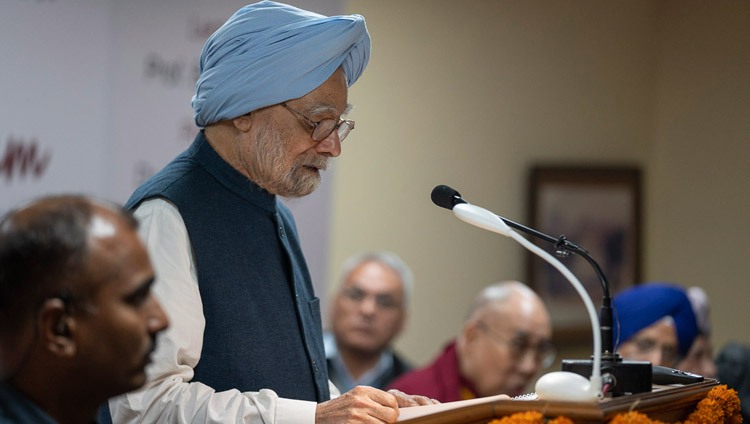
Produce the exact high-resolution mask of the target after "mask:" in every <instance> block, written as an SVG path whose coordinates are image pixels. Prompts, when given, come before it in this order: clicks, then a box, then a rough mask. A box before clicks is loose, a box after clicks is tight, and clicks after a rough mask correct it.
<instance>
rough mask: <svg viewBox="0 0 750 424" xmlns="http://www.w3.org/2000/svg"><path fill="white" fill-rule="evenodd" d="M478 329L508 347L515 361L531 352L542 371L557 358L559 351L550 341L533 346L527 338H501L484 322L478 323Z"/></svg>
mask: <svg viewBox="0 0 750 424" xmlns="http://www.w3.org/2000/svg"><path fill="white" fill-rule="evenodd" d="M476 325H477V328H479V329H481V330H483V331H484V332H485V333H486V334H487V335H488V336H489V338H490V340H492V341H493V342H496V343H501V344H503V345H505V346H507V347H508V349H509V350H510V354H511V356H513V357H514V358H515V359H521V358H523V357H525V356H526V355H527V354H528V353H529V352H531V353H532V354H533V355H532V356H533V358H534V360H535V361H536V362H538V363H539V364H540V365H541V368H542V369H547V368H549V367H551V366H552V364H553V363H554V362H555V358H557V349H555V346H554V345H553V344H552V342H550V341H549V340H545V341H542V343H539V344H537V345H533V344H531V343H529V342H528V340H527V338H525V337H518V336H515V337H512V338H510V339H505V338H501V336H500V335H499V334H497V333H495V332H494V331H492V329H491V328H490V326H489V325H487V323H485V322H484V321H481V320H480V321H477V324H476Z"/></svg>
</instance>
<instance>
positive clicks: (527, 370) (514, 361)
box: [459, 294, 555, 396]
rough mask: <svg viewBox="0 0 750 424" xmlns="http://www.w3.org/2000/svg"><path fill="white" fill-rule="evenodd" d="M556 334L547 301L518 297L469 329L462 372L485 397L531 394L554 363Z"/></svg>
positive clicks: (491, 308)
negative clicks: (534, 383) (536, 379)
mask: <svg viewBox="0 0 750 424" xmlns="http://www.w3.org/2000/svg"><path fill="white" fill-rule="evenodd" d="M551 335H552V328H551V324H550V321H549V315H548V313H547V310H546V308H545V306H544V304H543V303H542V302H541V300H539V299H538V298H535V297H528V296H521V295H517V294H516V295H513V296H512V297H511V298H509V299H507V300H504V301H501V303H495V304H494V305H490V306H488V307H486V308H485V309H484V310H483V311H481V312H480V313H479V314H477V315H475V319H473V320H470V321H469V322H468V323H467V324H466V325H465V327H464V331H463V333H462V337H463V339H464V342H463V347H462V348H461V351H460V352H459V355H460V358H459V362H460V366H461V372H462V374H463V375H464V377H465V378H467V379H468V380H469V381H470V382H471V383H472V384H473V385H474V389H475V390H476V391H477V395H479V396H492V395H496V394H507V395H509V396H517V395H519V394H522V393H525V392H527V391H528V385H529V383H531V382H532V380H533V378H534V377H535V376H536V375H537V373H539V371H540V370H542V369H543V367H544V366H545V365H550V364H551V362H552V361H554V355H555V353H554V349H553V347H552V344H551V342H550V337H551Z"/></svg>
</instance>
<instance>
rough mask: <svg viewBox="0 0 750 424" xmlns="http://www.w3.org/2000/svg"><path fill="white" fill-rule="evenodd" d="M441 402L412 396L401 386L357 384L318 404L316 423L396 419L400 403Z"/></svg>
mask: <svg viewBox="0 0 750 424" xmlns="http://www.w3.org/2000/svg"><path fill="white" fill-rule="evenodd" d="M432 403H438V402H437V401H434V400H432V399H429V398H427V397H424V396H409V395H407V394H405V393H403V392H400V391H398V390H390V391H388V392H384V391H382V390H378V389H376V388H374V387H368V386H357V387H355V388H353V389H351V390H349V391H348V392H346V393H344V394H342V395H341V396H339V397H337V398H336V399H332V400H329V401H328V402H323V403H320V404H318V407H317V409H316V410H315V423H316V424H328V423H336V424H338V423H344V422H345V423H395V422H396V420H398V408H399V407H400V406H417V405H429V404H432Z"/></svg>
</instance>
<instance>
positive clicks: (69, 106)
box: [0, 0, 343, 296]
mask: <svg viewBox="0 0 750 424" xmlns="http://www.w3.org/2000/svg"><path fill="white" fill-rule="evenodd" d="M247 3H249V2H242V1H236V0H213V1H211V2H207V1H201V0H128V1H117V0H3V5H2V9H1V13H0V39H1V40H3V42H2V43H0V92H1V93H3V101H2V102H0V194H1V195H0V213H2V212H5V211H7V210H8V209H9V208H11V207H13V206H16V205H18V204H20V203H22V202H25V201H27V200H29V199H32V198H34V197H37V196H40V195H45V194H50V193H62V192H76V193H86V194H93V195H96V196H101V197H105V198H107V199H111V200H114V201H117V202H124V201H125V200H127V198H128V196H129V195H130V193H131V192H132V191H133V190H134V189H135V188H136V187H137V186H138V185H139V184H140V183H141V182H142V181H143V180H144V179H146V178H148V177H149V176H151V175H152V174H153V173H154V172H156V171H158V170H159V169H160V168H161V167H163V166H164V165H165V164H166V163H167V162H169V160H171V159H172V158H173V157H174V156H175V155H177V154H178V153H179V152H181V151H182V150H184V149H185V148H186V147H187V146H188V145H189V144H190V143H191V142H192V140H193V138H194V136H195V133H196V131H197V128H196V127H195V124H194V123H193V119H192V108H191V106H190V99H191V97H192V95H193V90H194V87H195V80H196V76H197V71H198V58H199V56H200V51H201V48H202V47H203V44H204V42H205V40H206V38H208V36H209V35H210V34H211V33H212V32H213V31H214V30H215V29H216V28H218V27H219V26H220V25H221V24H222V23H223V22H224V21H225V20H226V19H227V18H228V17H229V16H230V15H231V14H232V13H234V12H235V11H236V10H237V9H239V8H240V7H242V6H243V5H245V4H247ZM289 3H292V4H297V5H299V6H304V7H305V8H307V9H309V10H313V11H316V12H319V13H323V14H326V15H331V14H337V13H340V11H341V10H342V9H343V3H342V2H341V1H340V0H315V1H312V0H305V1H304V2H303V1H297V2H289ZM331 176H332V175H331V174H330V171H329V174H328V175H326V176H324V181H323V184H322V186H321V189H319V190H318V191H317V192H316V193H315V194H313V195H311V196H308V197H306V198H304V199H299V200H293V201H287V204H289V206H290V207H291V208H292V210H293V212H294V213H295V216H296V217H297V223H298V226H299V230H300V233H301V237H302V240H303V246H302V247H303V250H304V251H305V254H306V256H307V258H308V263H309V266H310V271H311V273H312V276H313V281H314V283H315V286H316V288H317V289H318V293H319V295H321V296H322V295H323V292H324V288H325V286H326V282H325V279H326V278H327V272H326V269H325V267H326V264H327V256H328V216H329V215H330V214H329V206H330V200H331V199H330V196H331V190H330V186H331V184H330V179H331Z"/></svg>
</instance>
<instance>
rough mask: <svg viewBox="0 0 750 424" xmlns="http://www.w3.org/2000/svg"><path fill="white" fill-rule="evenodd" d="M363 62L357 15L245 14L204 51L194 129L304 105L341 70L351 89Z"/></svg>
mask: <svg viewBox="0 0 750 424" xmlns="http://www.w3.org/2000/svg"><path fill="white" fill-rule="evenodd" d="M369 59H370V35H369V34H368V32H367V27H366V26H365V19H364V18H363V17H362V16H360V15H348V16H331V17H326V16H323V15H319V14H317V13H313V12H309V11H306V10H302V9H298V8H296V7H292V6H289V5H286V4H281V3H276V2H272V1H261V2H259V3H254V4H251V5H248V6H245V7H243V8H242V9H240V10H238V11H237V12H236V13H235V14H234V15H232V16H231V17H230V18H229V20H227V21H226V22H225V23H224V25H222V26H221V27H220V28H219V29H218V30H216V32H215V33H213V34H212V35H211V37H209V38H208V40H207V41H206V45H205V46H204V47H203V51H202V52H201V57H200V77H199V78H198V82H197V83H196V86H195V95H194V96H193V110H194V111H195V123H196V124H197V125H198V126H199V127H201V128H203V127H205V126H206V125H209V124H212V123H214V122H218V121H222V120H226V119H232V118H236V117H238V116H241V115H244V114H246V113H248V112H252V111H254V110H256V109H259V108H262V107H265V106H270V105H274V104H277V103H281V102H284V101H286V100H290V99H296V98H298V97H302V96H304V95H305V94H307V93H309V92H311V91H313V90H315V89H316V88H318V87H319V86H320V85H321V84H323V83H324V82H325V81H326V80H327V79H328V78H329V77H330V76H331V75H333V73H334V72H335V71H336V69H338V68H339V67H343V69H344V73H345V74H346V81H347V85H349V86H351V85H352V84H354V82H355V81H357V79H358V78H359V76H360V75H362V72H363V71H364V70H365V67H366V66H367V62H368V61H369Z"/></svg>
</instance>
